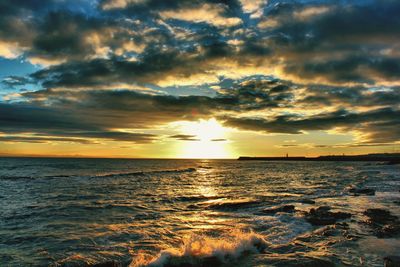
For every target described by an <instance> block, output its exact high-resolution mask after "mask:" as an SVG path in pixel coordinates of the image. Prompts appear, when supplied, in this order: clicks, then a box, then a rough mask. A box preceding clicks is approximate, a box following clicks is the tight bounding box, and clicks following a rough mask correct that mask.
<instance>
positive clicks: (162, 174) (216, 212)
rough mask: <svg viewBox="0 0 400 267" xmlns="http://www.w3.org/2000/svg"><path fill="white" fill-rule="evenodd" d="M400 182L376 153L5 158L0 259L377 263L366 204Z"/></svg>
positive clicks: (391, 203)
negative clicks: (370, 157) (346, 156)
mask: <svg viewBox="0 0 400 267" xmlns="http://www.w3.org/2000/svg"><path fill="white" fill-rule="evenodd" d="M351 188H361V189H366V188H367V189H369V190H370V191H371V190H372V191H374V190H375V192H374V194H363V193H360V194H357V193H354V191H351ZM399 190H400V166H399V165H387V164H385V163H382V162H301V161H298V162H296V161H294V162H292V161H290V162H288V161H238V160H200V159H199V160H185V159H179V160H172V159H171V160H166V159H163V160H160V159H81V158H79V159H78V158H0V266H68V267H70V266H71V267H74V266H131V267H136V266H154V267H156V266H157V267H158V266H160V267H161V266H165V267H171V266H180V267H183V266H185V267H186V266H199V267H200V266H204V267H205V266H383V263H384V258H385V257H387V256H389V255H392V256H393V255H394V256H396V255H397V256H400V255H399V253H400V238H399V237H398V236H390V237H387V236H383V237H382V236H379V235H378V236H377V234H376V231H374V229H373V227H371V224H369V223H368V217H367V216H366V213H365V211H366V210H368V209H383V210H386V211H388V212H390V214H391V216H400V192H399ZM282 207H283V208H282ZM284 207H286V208H284ZM318 207H325V209H326V210H327V209H330V211H332V212H345V213H348V214H350V215H349V216H351V217H349V218H344V219H340V220H338V221H336V222H332V223H329V224H322V225H315V224H312V223H310V220H307V216H308V215H309V214H310V210H311V209H314V210H315V209H317V208H318Z"/></svg>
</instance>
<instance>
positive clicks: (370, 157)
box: [238, 153, 400, 164]
mask: <svg viewBox="0 0 400 267" xmlns="http://www.w3.org/2000/svg"><path fill="white" fill-rule="evenodd" d="M238 160H261V161H386V162H389V163H392V164H399V163H400V153H385V154H366V155H348V156H346V155H329V156H318V157H305V156H300V157H289V156H286V157H239V158H238Z"/></svg>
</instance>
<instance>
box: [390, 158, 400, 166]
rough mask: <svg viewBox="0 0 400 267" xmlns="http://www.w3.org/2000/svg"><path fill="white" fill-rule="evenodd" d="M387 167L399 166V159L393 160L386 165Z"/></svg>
mask: <svg viewBox="0 0 400 267" xmlns="http://www.w3.org/2000/svg"><path fill="white" fill-rule="evenodd" d="M387 164H388V165H395V164H400V159H393V160H391V161H389V162H388V163H387Z"/></svg>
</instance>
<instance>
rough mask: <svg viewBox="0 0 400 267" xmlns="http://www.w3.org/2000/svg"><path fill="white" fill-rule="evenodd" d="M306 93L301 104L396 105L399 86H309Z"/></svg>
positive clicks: (399, 92)
mask: <svg viewBox="0 0 400 267" xmlns="http://www.w3.org/2000/svg"><path fill="white" fill-rule="evenodd" d="M307 93H308V95H307V96H306V97H304V98H303V99H302V100H300V101H299V103H301V104H306V105H318V106H330V105H338V106H348V107H374V106H389V107H398V106H399V103H400V88H399V87H390V88H372V89H371V88H366V87H330V86H310V87H309V88H308V90H307Z"/></svg>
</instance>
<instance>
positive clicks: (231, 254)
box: [129, 230, 270, 267]
mask: <svg viewBox="0 0 400 267" xmlns="http://www.w3.org/2000/svg"><path fill="white" fill-rule="evenodd" d="M269 246H270V244H269V243H268V242H267V241H266V240H265V239H264V238H263V237H262V236H261V235H258V234H255V233H253V232H242V231H240V230H234V231H233V232H231V233H229V234H228V235H225V236H221V237H220V238H214V237H208V236H203V235H192V236H190V237H188V238H186V239H184V240H183V245H182V246H181V247H180V248H170V249H167V250H164V251H161V252H160V254H159V255H158V256H156V257H154V258H149V257H148V256H146V255H144V254H140V255H138V256H137V257H136V258H135V259H134V260H133V261H132V263H131V264H130V265H129V266H130V267H145V266H146V267H166V266H168V267H173V266H175V267H178V266H222V265H227V264H228V265H231V266H234V265H235V263H237V261H238V260H240V258H242V257H244V256H246V255H249V254H255V253H262V252H264V250H265V249H266V248H267V247H269Z"/></svg>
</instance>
